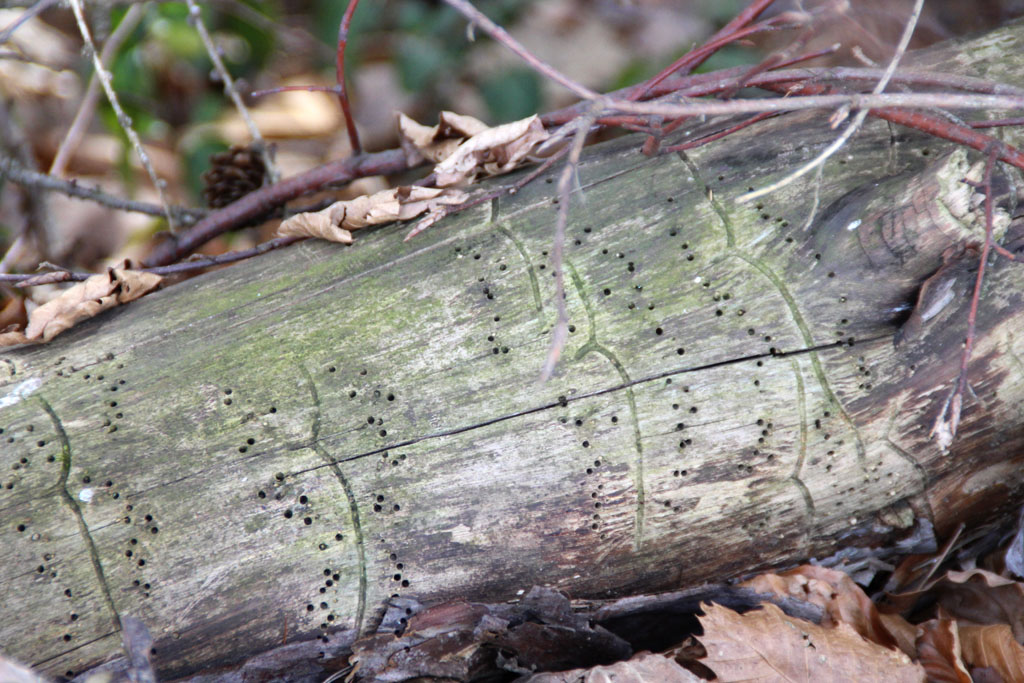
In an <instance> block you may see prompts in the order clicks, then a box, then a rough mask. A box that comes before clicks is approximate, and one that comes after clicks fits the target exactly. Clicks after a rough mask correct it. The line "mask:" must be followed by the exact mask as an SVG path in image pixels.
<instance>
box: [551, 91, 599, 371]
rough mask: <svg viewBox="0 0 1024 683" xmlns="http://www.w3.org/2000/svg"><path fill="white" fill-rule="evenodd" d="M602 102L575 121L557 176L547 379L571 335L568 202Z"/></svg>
mask: <svg viewBox="0 0 1024 683" xmlns="http://www.w3.org/2000/svg"><path fill="white" fill-rule="evenodd" d="M599 106H600V105H596V104H595V105H594V107H593V109H592V110H591V111H590V113H588V114H584V115H583V116H581V117H580V118H579V119H578V121H577V122H576V124H575V125H576V133H575V137H574V138H573V141H572V147H571V148H570V151H569V158H568V159H567V160H566V162H565V166H564V167H563V168H562V174H561V175H560V176H559V178H558V197H559V201H558V218H557V219H556V220H555V238H554V242H553V243H552V246H551V265H552V268H553V269H554V273H555V309H556V310H557V312H558V315H557V318H556V320H555V329H554V331H553V333H552V335H551V345H550V346H549V347H548V355H547V358H546V359H545V360H544V366H543V367H542V368H541V371H540V381H541V382H546V381H547V380H548V379H550V377H551V375H552V373H554V371H555V366H556V365H557V364H558V359H559V358H560V357H561V355H562V350H563V349H565V343H566V341H567V340H568V339H569V313H568V311H567V310H566V305H565V268H564V265H565V264H564V263H563V261H564V258H563V252H564V249H565V228H566V226H567V225H568V223H569V203H570V201H571V199H572V194H571V192H572V183H573V179H574V178H575V177H576V170H577V169H578V168H579V162H580V155H581V154H582V153H583V145H584V144H585V143H586V140H587V134H588V133H590V126H591V125H593V123H594V119H596V118H597V113H598V109H599Z"/></svg>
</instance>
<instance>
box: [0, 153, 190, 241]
mask: <svg viewBox="0 0 1024 683" xmlns="http://www.w3.org/2000/svg"><path fill="white" fill-rule="evenodd" d="M0 178H7V179H9V180H11V181H13V182H15V183H18V184H19V185H24V186H25V187H34V188H39V189H41V190H48V191H51V192H60V193H61V194H63V195H67V196H68V197H75V198H77V199H88V200H90V201H93V202H96V203H97V204H101V205H103V206H107V207H110V208H111V209H117V210H118V211H131V212H134V213H144V214H148V215H150V216H163V215H164V209H163V207H162V206H160V205H159V204H150V203H149V202H139V201H135V200H132V199H122V198H121V197H116V196H114V195H111V194H107V193H105V192H103V191H102V190H100V189H99V188H98V187H87V186H85V185H82V184H81V183H79V182H78V181H77V180H75V179H73V178H72V179H69V180H64V179H63V178H58V177H56V176H52V175H49V174H46V173H40V172H38V171H30V170H28V169H26V168H24V167H22V166H20V165H19V164H18V163H17V162H16V161H15V160H14V159H11V158H9V157H0ZM171 212H172V213H173V215H174V219H175V220H176V221H177V222H178V223H179V224H182V225H191V224H192V223H195V222H196V221H197V220H199V219H200V218H202V217H203V216H205V215H207V213H208V212H207V211H206V210H205V209H190V208H187V207H184V206H172V207H171Z"/></svg>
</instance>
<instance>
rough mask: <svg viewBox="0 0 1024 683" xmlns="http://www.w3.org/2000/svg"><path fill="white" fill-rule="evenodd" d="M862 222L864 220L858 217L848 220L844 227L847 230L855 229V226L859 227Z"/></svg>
mask: <svg viewBox="0 0 1024 683" xmlns="http://www.w3.org/2000/svg"><path fill="white" fill-rule="evenodd" d="M863 222H864V221H862V220H861V219H859V218H858V219H857V220H855V221H850V223H849V224H848V225H847V226H846V229H847V230H856V229H857V228H859V227H860V224H861V223H863Z"/></svg>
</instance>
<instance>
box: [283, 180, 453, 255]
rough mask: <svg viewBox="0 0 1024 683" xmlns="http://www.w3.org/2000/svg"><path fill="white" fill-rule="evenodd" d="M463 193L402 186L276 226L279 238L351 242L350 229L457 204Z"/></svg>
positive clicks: (302, 215) (303, 215)
mask: <svg viewBox="0 0 1024 683" xmlns="http://www.w3.org/2000/svg"><path fill="white" fill-rule="evenodd" d="M465 201H466V193H464V192H461V191H459V190H454V189H445V188H439V187H418V186H405V187H396V188H393V189H390V190H384V191H382V192H377V193H375V194H371V195H364V196H362V197H356V198H355V199H350V200H348V201H343V202H335V203H334V204H331V205H330V206H328V207H327V208H326V209H324V210H322V211H317V212H315V213H314V212H310V213H300V214H296V215H294V216H292V217H290V218H288V219H286V220H285V221H283V222H282V223H281V225H280V227H278V229H277V234H279V235H281V236H282V237H319V238H320V239H325V240H330V241H331V242H341V243H342V244H351V243H352V233H351V232H350V231H351V230H357V229H359V228H365V227H366V226H368V225H378V224H380V223H390V222H391V221H404V220H408V219H410V218H415V217H416V216H418V215H420V214H421V213H424V212H431V213H433V212H437V211H440V209H441V207H442V206H445V205H450V204H461V203H463V202H465Z"/></svg>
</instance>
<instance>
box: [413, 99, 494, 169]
mask: <svg viewBox="0 0 1024 683" xmlns="http://www.w3.org/2000/svg"><path fill="white" fill-rule="evenodd" d="M487 128H488V125H487V124H486V123H484V122H483V121H481V120H479V119H475V118H473V117H472V116H463V115H462V114H456V113H455V112H451V111H443V112H441V114H440V115H439V116H438V117H437V125H436V126H424V125H422V124H420V123H416V122H415V121H413V120H412V119H411V118H409V117H408V116H406V115H405V114H402V113H399V114H398V133H399V137H400V138H401V142H402V151H404V152H405V160H406V162H408V164H409V166H415V165H417V164H419V163H420V162H422V161H423V160H424V159H426V160H427V161H432V162H434V163H435V164H436V163H438V162H439V161H442V160H443V159H446V158H447V157H449V156H451V155H452V153H453V152H454V151H455V150H456V148H457V147H458V146H459V145H461V144H462V142H463V141H464V140H466V139H468V138H471V137H473V136H474V135H476V134H477V133H482V132H483V131H485V130H487Z"/></svg>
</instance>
